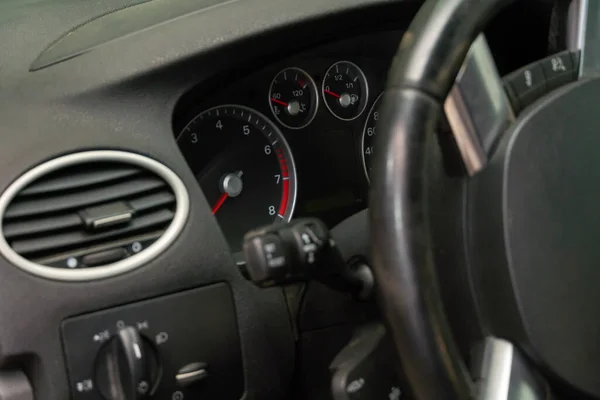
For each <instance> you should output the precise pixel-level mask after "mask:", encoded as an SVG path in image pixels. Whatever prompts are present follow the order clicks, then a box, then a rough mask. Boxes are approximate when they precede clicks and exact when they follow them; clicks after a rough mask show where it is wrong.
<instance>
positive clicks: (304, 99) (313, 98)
mask: <svg viewBox="0 0 600 400" xmlns="http://www.w3.org/2000/svg"><path fill="white" fill-rule="evenodd" d="M318 103H319V96H318V94H317V86H316V85H315V82H314V81H313V79H312V78H311V77H310V75H308V74H307V73H306V72H305V71H303V70H301V69H300V68H295V67H291V68H286V69H284V70H283V71H281V72H279V73H278V74H277V75H276V76H275V78H273V81H272V82H271V87H270V88H269V105H270V106H271V111H272V112H273V115H274V116H275V119H277V121H278V122H279V123H280V124H281V125H283V126H285V127H286V128H290V129H301V128H304V127H306V126H308V124H310V123H311V122H312V120H313V119H314V118H315V115H316V114H317V107H318Z"/></svg>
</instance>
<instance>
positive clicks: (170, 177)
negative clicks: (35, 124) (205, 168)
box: [0, 150, 190, 282]
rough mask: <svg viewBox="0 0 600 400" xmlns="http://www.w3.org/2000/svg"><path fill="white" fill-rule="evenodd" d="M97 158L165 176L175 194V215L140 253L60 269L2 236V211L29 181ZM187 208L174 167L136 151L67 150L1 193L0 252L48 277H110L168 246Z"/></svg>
mask: <svg viewBox="0 0 600 400" xmlns="http://www.w3.org/2000/svg"><path fill="white" fill-rule="evenodd" d="M98 161H100V162H102V161H105V162H122V163H126V164H133V165H136V166H139V167H142V168H145V169H147V170H149V171H151V172H154V173H155V174H156V175H158V176H159V177H161V178H162V179H164V180H165V182H166V183H167V184H168V185H169V186H170V187H171V189H172V190H173V193H174V194H175V202H176V209H175V215H174V216H173V220H172V221H171V223H170V225H169V226H168V227H167V229H166V230H165V231H164V233H163V234H162V235H161V236H160V238H158V239H157V240H156V241H155V242H154V243H152V244H151V245H150V246H148V247H147V248H146V249H144V250H143V251H141V252H140V253H138V254H134V255H132V256H131V257H128V258H126V259H124V260H121V261H117V262H115V263H112V264H108V265H103V266H99V267H91V268H81V269H62V268H55V267H48V266H44V265H40V264H36V263H34V262H32V261H30V260H27V259H26V258H24V257H22V256H21V255H19V254H18V253H17V252H15V251H14V250H13V249H12V248H11V247H10V245H9V244H8V242H7V241H6V238H5V237H4V226H3V224H4V214H5V212H6V209H7V207H8V206H9V205H10V203H11V202H12V201H13V199H14V198H15V197H16V196H17V195H18V194H19V193H20V192H21V191H22V190H23V189H24V188H26V187H27V186H28V185H30V184H31V183H33V182H34V181H36V180H37V179H40V178H42V177H43V176H45V175H47V174H50V173H52V172H54V171H57V170H59V169H62V168H66V167H69V166H73V165H77V164H85V163H90V162H98ZM189 208H190V201H189V196H188V192H187V190H186V187H185V185H184V184H183V182H182V181H181V179H180V178H179V177H178V176H177V175H176V174H175V173H174V172H173V171H171V170H170V169H169V168H167V167H166V166H165V165H163V164H161V163H160V162H158V161H155V160H153V159H151V158H148V157H145V156H142V155H139V154H135V153H130V152H126V151H116V150H95V151H84V152H79V153H73V154H68V155H65V156H62V157H58V158H55V159H52V160H50V161H47V162H44V163H42V164H40V165H38V166H36V167H34V168H33V169H31V170H29V171H27V172H26V173H25V174H23V175H22V176H20V177H19V178H18V179H17V180H15V181H14V182H13V183H12V184H11V185H10V186H9V187H8V188H7V189H6V190H5V191H4V193H3V194H2V196H0V226H2V234H0V254H2V256H4V257H5V258H6V259H7V260H8V261H9V262H11V263H12V264H13V265H15V266H17V267H18V268H20V269H22V270H24V271H26V272H29V273H30V274H33V275H36V276H40V277H43V278H47V279H53V280H60V281H71V282H81V281H91V280H97V279H104V278H109V277H112V276H115V275H119V274H123V273H125V272H128V271H132V270H134V269H136V268H139V267H141V266H142V265H144V264H145V263H147V262H149V261H151V260H152V259H154V258H156V257H157V256H158V255H159V254H160V253H162V252H163V251H164V250H165V249H167V247H169V246H170V245H171V244H172V243H173V242H174V241H175V239H176V238H177V237H178V236H179V234H180V233H181V231H182V229H183V227H184V226H185V223H186V221H187V218H188V214H189Z"/></svg>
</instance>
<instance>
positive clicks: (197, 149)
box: [177, 105, 296, 251]
mask: <svg viewBox="0 0 600 400" xmlns="http://www.w3.org/2000/svg"><path fill="white" fill-rule="evenodd" d="M177 144H178V145H179V147H180V149H181V151H182V153H183V155H184V157H185V159H186V160H187V162H188V164H189V165H190V167H191V168H192V171H193V172H194V174H195V175H196V179H197V180H198V182H199V183H200V187H201V188H202V190H203V192H204V195H205V196H206V199H207V200H208V202H209V204H210V205H211V206H212V212H213V214H214V215H215V217H216V218H217V221H218V222H219V225H220V226H221V229H222V230H223V233H224V234H225V236H226V237H227V239H228V241H229V244H230V246H231V247H232V249H233V250H234V251H239V250H241V245H242V239H243V237H244V235H245V234H246V233H247V232H248V231H250V230H252V229H254V228H257V227H259V226H263V225H269V224H271V223H279V222H288V221H289V220H290V219H291V217H292V213H293V211H294V205H295V200H296V169H295V166H294V159H293V157H292V153H291V151H290V148H289V146H288V144H287V142H286V140H285V138H284V137H283V135H282V134H281V132H280V131H279V129H278V128H277V127H276V126H275V124H274V123H273V122H271V121H269V120H268V119H267V118H266V117H265V116H264V115H262V114H260V113H259V112H258V111H255V110H253V109H250V108H247V107H244V106H239V105H223V106H218V107H214V108H211V109H208V110H206V111H204V112H202V113H200V114H198V115H197V116H196V117H194V119H192V120H191V121H190V122H189V123H188V124H187V126H186V127H185V128H183V130H182V132H181V133H180V134H179V136H178V138H177Z"/></svg>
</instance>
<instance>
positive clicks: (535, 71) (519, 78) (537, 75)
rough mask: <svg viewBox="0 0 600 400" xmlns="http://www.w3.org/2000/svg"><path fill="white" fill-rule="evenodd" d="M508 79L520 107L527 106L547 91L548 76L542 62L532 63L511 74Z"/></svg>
mask: <svg viewBox="0 0 600 400" xmlns="http://www.w3.org/2000/svg"><path fill="white" fill-rule="evenodd" d="M506 81H507V82H508V84H509V86H510V89H511V90H512V91H513V94H514V95H515V97H516V99H517V101H518V103H519V106H520V108H521V109H522V108H525V107H527V106H528V105H529V104H531V103H533V102H534V101H535V100H537V99H538V98H540V97H541V96H543V95H544V94H545V93H546V76H545V75H544V70H543V69H542V66H541V64H539V63H534V64H530V65H528V66H526V67H524V68H521V69H520V70H518V71H516V72H513V73H512V74H510V75H509V76H508V77H507V78H506Z"/></svg>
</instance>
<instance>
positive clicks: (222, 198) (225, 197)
mask: <svg viewBox="0 0 600 400" xmlns="http://www.w3.org/2000/svg"><path fill="white" fill-rule="evenodd" d="M228 197H229V193H223V195H221V197H219V201H217V204H215V206H214V207H213V211H212V212H213V215H214V214H216V213H217V211H219V208H221V207H222V206H223V203H225V200H227V198H228Z"/></svg>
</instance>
